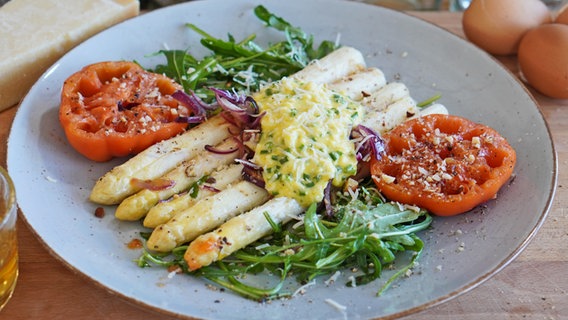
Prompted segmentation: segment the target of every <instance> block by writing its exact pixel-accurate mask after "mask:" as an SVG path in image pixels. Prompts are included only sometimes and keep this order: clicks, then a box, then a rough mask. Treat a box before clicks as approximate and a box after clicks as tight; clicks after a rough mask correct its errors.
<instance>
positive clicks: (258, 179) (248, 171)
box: [242, 165, 266, 188]
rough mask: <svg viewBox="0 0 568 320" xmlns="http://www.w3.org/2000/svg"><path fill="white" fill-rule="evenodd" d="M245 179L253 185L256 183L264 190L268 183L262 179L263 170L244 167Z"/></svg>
mask: <svg viewBox="0 0 568 320" xmlns="http://www.w3.org/2000/svg"><path fill="white" fill-rule="evenodd" d="M242 175H243V178H244V179H245V180H246V181H248V182H251V183H254V184H255V185H257V186H258V187H260V188H264V187H265V186H266V183H265V182H264V178H263V177H262V168H261V169H255V168H253V167H251V166H246V165H245V166H244V167H243V172H242Z"/></svg>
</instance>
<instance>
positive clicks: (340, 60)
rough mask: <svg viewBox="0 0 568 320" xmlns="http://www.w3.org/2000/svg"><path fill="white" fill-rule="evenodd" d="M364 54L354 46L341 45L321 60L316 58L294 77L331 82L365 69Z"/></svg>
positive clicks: (316, 81)
mask: <svg viewBox="0 0 568 320" xmlns="http://www.w3.org/2000/svg"><path fill="white" fill-rule="evenodd" d="M365 67H366V65H365V58H364V57H363V54H362V53H361V52H360V51H359V50H357V49H355V48H352V47H341V48H338V49H337V50H335V51H333V52H331V53H329V54H328V55H327V56H325V57H323V58H322V59H319V60H314V61H312V62H311V63H310V64H308V65H307V66H306V67H305V68H304V69H302V70H300V71H298V72H296V73H295V74H293V75H292V77H294V78H296V79H300V80H304V81H311V82H315V83H319V84H323V83H331V82H333V81H336V80H338V79H341V78H343V77H344V76H346V75H349V74H354V73H356V72H358V71H361V70H363V69H365Z"/></svg>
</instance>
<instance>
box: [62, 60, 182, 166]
mask: <svg viewBox="0 0 568 320" xmlns="http://www.w3.org/2000/svg"><path fill="white" fill-rule="evenodd" d="M177 90H182V88H181V86H180V85H179V84H177V83H175V82H174V81H173V80H172V79H170V78H168V77H165V76H163V75H160V74H156V73H151V72H147V71H146V70H144V69H143V68H142V67H140V66H139V65H138V64H136V63H134V62H128V61H108V62H100V63H95V64H92V65H88V66H86V67H84V68H83V69H81V70H80V71H78V72H76V73H75V74H73V75H71V76H70V77H69V78H67V80H66V81H65V83H64V84H63V89H62V93H61V105H60V109H59V121H60V123H61V125H62V127H63V129H64V130H65V135H66V137H67V139H68V141H69V143H70V144H71V146H73V148H75V149H76V150H77V151H78V152H79V153H81V154H82V155H84V156H85V157H87V158H89V159H91V160H94V161H107V160H110V159H111V158H113V157H121V156H126V155H131V154H136V153H139V152H140V151H142V150H144V149H145V148H147V147H149V146H150V145H152V144H154V143H156V142H158V141H161V140H164V139H167V138H170V137H172V136H174V135H176V134H178V133H180V132H182V131H184V130H185V129H186V127H187V123H181V122H177V121H176V119H178V118H179V117H183V116H188V115H189V114H190V112H191V111H190V110H188V108H187V107H185V106H183V105H180V103H179V102H178V101H177V100H175V99H174V98H173V97H172V96H171V95H172V94H173V93H174V92H175V91H177Z"/></svg>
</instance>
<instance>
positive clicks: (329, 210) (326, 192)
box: [322, 180, 334, 217]
mask: <svg viewBox="0 0 568 320" xmlns="http://www.w3.org/2000/svg"><path fill="white" fill-rule="evenodd" d="M322 202H323V206H324V209H325V214H326V215H327V216H328V217H331V216H333V213H334V211H333V206H332V205H331V180H330V181H329V183H328V184H327V186H325V189H323V201H322Z"/></svg>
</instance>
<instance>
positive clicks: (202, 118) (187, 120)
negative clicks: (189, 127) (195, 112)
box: [175, 115, 207, 123]
mask: <svg viewBox="0 0 568 320" xmlns="http://www.w3.org/2000/svg"><path fill="white" fill-rule="evenodd" d="M205 120H207V117H206V116H205V115H202V116H189V117H177V118H176V119H175V121H176V122H180V123H201V122H203V121H205Z"/></svg>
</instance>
